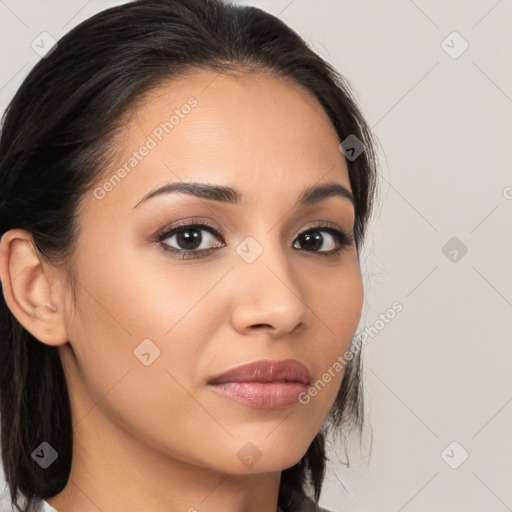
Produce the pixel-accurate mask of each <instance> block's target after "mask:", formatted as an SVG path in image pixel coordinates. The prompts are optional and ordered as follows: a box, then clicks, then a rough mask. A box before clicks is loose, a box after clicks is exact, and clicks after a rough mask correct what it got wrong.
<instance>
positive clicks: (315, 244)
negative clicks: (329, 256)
mask: <svg viewBox="0 0 512 512" xmlns="http://www.w3.org/2000/svg"><path fill="white" fill-rule="evenodd" d="M323 241H324V238H323V236H322V235H321V234H320V233H319V232H316V234H314V235H311V234H309V233H306V234H305V235H303V245H306V246H308V245H309V248H310V249H312V250H316V249H320V248H321V247H322V243H323Z"/></svg>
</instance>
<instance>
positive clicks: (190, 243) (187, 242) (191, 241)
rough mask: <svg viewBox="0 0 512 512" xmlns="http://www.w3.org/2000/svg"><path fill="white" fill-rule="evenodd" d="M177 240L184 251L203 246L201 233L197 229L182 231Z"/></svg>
mask: <svg viewBox="0 0 512 512" xmlns="http://www.w3.org/2000/svg"><path fill="white" fill-rule="evenodd" d="M176 238H177V241H178V244H179V245H180V247H181V248H182V249H188V250H191V249H197V248H198V247H199V246H200V245H201V233H200V231H199V230H197V229H188V230H186V231H182V232H181V233H178V235H177V237H176Z"/></svg>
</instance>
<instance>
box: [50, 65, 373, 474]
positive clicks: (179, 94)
mask: <svg viewBox="0 0 512 512" xmlns="http://www.w3.org/2000/svg"><path fill="white" fill-rule="evenodd" d="M339 142H340V141H339V139H338V137H337V134H336V132H335V130H334V128H333V126H332V125H331V123H330V121H329V119H328V117H327V115H326V114H325V112H324V111H323V109H322V108H321V106H320V104H319V103H318V102H317V101H316V100H315V99H314V98H313V97H312V96H311V95H309V94H308V93H306V92H304V91H303V90H302V89H300V88H299V87H298V86H294V85H291V84H290V83H288V82H286V81H284V80H283V79H278V78H275V77H271V76H270V75H267V74H249V75H243V76H242V75H241V76H238V77H236V78H235V77H229V76H226V75H217V74H216V73H213V72H207V71H201V72H195V73H194V74H192V75H190V76H189V77H188V78H183V79H182V80H180V81H179V82H176V83H173V84H171V85H165V86H161V87H160V88H159V89H158V90H156V91H153V92H152V93H151V94H150V95H149V96H148V97H147V98H146V99H145V101H144V102H143V103H141V104H139V105H138V107H137V109H136V110H135V111H133V113H132V115H131V116H130V117H129V119H127V123H126V126H125V129H124V131H123V132H122V133H121V135H120V138H119V141H118V146H117V147H116V156H115V160H114V162H113V163H112V165H111V166H110V167H109V169H108V172H107V171H106V174H105V177H104V178H103V179H102V180H101V181H100V182H98V183H97V185H96V188H95V189H94V191H91V192H90V193H88V194H87V195H86V196H84V197H83V200H82V203H81V210H80V217H79V230H80V236H79V242H78V246H77V252H76V255H75V257H76V271H77V274H76V277H77V306H76V308H75V307H74V306H73V303H72V301H71V300H68V301H67V303H66V307H65V309H66V316H65V322H66V329H67V333H68V339H69V344H66V345H63V346H61V347H60V349H59V350H60V353H61V357H62V359H63V363H64V366H65V370H66V376H67V379H68V381H69V385H70V386H69V387H70V393H71V399H72V403H73V408H74V411H73V412H74V414H75V421H80V422H87V423H90V424H91V425H96V427H98V428H100V429H101V432H102V436H104V437H106V438H107V441H110V442H111V443H112V445H115V443H116V435H115V432H116V431H117V432H118V431H119V429H121V430H122V431H123V432H125V433H129V437H130V438H131V439H133V440H136V442H137V443H139V444H140V445H143V446H150V447H152V448H153V449H157V450H158V451H159V452H160V453H162V454H164V455H166V456H169V457H171V458H173V459H177V460H179V461H182V462H186V463H191V464H193V465H198V466H202V467H208V468H212V469H215V470H219V471H223V472H230V473H239V474H241V473H251V472H253V473H254V472H263V471H278V470H281V469H284V468H286V467H289V466H291V465H293V464H295V463H296V462H297V461H298V460H299V459H300V458H301V457H302V456H303V455H304V453H305V452H306V450H307V448H308V446H309V444H310V443H311V441H312V440H313V438H314V437H315V435H316V434H317V432H318V431H319V429H320V428H321V425H322V423H323V421H324V419H325V418H326V416H327V414H328V412H329V409H330V408H331V405H332V404H333V401H334V399H335V397H336V394H337V392H338V390H339V387H340V384H341V380H342V377H343V371H333V370H332V368H333V367H334V365H335V362H336V360H337V357H338V356H341V355H343V354H344V353H345V351H346V350H347V349H348V348H349V346H350V342H351V339H352V337H353V335H354V332H355V329H356V327H357V324H358V321H359V317H360V313H361V306H362V298H363V292H362V283H361V276H360V271H359V265H358V259H357V254H356V250H355V246H354V245H353V243H350V241H348V245H343V238H341V239H340V240H341V241H340V240H338V238H337V235H336V234H335V231H333V230H340V231H342V232H345V233H346V234H348V235H349V237H350V235H351V233H352V230H353V224H354V207H353V204H352V203H351V201H350V200H349V199H348V198H347V197H344V196H343V195H342V194H341V195H340V193H339V192H338V193H337V194H327V195H322V194H316V195H315V194H313V195H312V196H311V195H310V196H309V202H308V203H307V204H303V205H301V206H298V205H297V204H298V202H299V201H300V199H301V197H302V195H303V194H304V193H305V191H307V190H309V189H312V188H315V187H321V186H322V185H325V184H337V185H339V187H343V188H345V189H347V191H350V181H349V177H348V171H347V164H346V161H345V158H344V156H343V154H342V153H341V152H340V151H339V149H338V145H339ZM121 169H124V172H123V171H122V170H121ZM192 182H193V183H199V184H203V185H206V184H207V185H209V186H214V187H229V188H230V189H233V190H236V191H237V192H236V193H237V194H238V196H239V200H238V202H234V201H232V199H233V197H232V194H230V193H223V194H220V195H219V194H213V193H212V194H210V195H208V194H206V195H203V196H202V197H198V196H196V195H194V194H193V193H191V192H189V193H187V192H185V191H181V192H179V191H176V190H174V191H173V192H168V193H161V194H156V195H154V196H153V197H151V198H148V199H146V200H143V198H144V197H145V196H147V195H148V194H149V193H151V192H153V191H156V190H157V189H158V188H160V187H162V186H164V185H169V184H177V185H183V184H186V183H192ZM197 223H203V224H204V223H205V224H207V226H206V228H205V227H202V226H195V227H192V228H183V227H181V231H177V232H175V233H172V234H167V235H165V236H163V237H160V240H158V235H159V234H161V233H163V232H164V231H169V230H171V229H172V228H174V227H176V226H177V225H178V224H180V225H183V224H185V225H189V224H197ZM306 231H307V232H309V236H303V235H301V233H303V232H306ZM337 249H340V250H339V251H338V252H336V250H337ZM184 251H189V253H188V254H186V255H184V254H183V253H184ZM71 349H72V350H71ZM290 359H292V360H296V361H298V362H300V363H302V365H304V366H305V367H306V369H307V370H308V371H309V377H308V380H309V383H310V384H311V385H313V384H314V383H315V382H317V381H318V380H319V379H322V375H323V374H324V373H325V372H328V371H329V369H331V373H330V378H324V382H323V384H322V386H321V388H320V389H321V390H320V391H318V392H317V394H316V396H312V397H310V400H308V401H307V403H305V404H303V403H300V402H299V401H297V395H298V393H299V392H300V391H301V390H302V391H303V390H304V389H306V388H305V386H304V385H301V384H299V383H297V382H293V381H294V380H295V379H299V378H301V376H300V374H299V373H296V374H294V375H295V377H294V376H293V375H292V376H291V377H290V375H288V378H289V379H291V381H292V382H290V383H283V382H281V383H277V382H276V381H274V383H266V384H264V383H261V382H260V383H256V384H255V383H254V382H253V383H252V384H241V383H240V382H238V383H233V382H231V383H230V382H227V383H224V385H222V386H220V385H217V386H215V385H212V384H210V382H211V381H212V379H213V378H214V377H216V376H218V375H220V374H223V373H225V372H227V371H228V370H230V369H232V368H234V367H236V366H239V365H242V364H245V363H253V362H257V361H262V360H266V361H267V370H268V368H269V365H268V361H269V360H270V361H284V360H290ZM292 373H293V371H292ZM255 374H256V375H257V374H258V373H257V372H249V376H247V375H246V376H245V377H240V376H239V380H250V378H251V375H252V376H253V377H254V375H255ZM260 376H261V374H260ZM275 376H276V374H274V378H275ZM281 377H282V375H281ZM227 380H228V381H229V379H227ZM270 380H271V379H270ZM230 393H231V394H230ZM232 393H234V395H233V394H232ZM302 396H304V395H302ZM304 401H305V400H304ZM107 425H108V427H107ZM109 436H110V437H111V439H108V438H109ZM91 442H92V441H91ZM249 443H250V444H249Z"/></svg>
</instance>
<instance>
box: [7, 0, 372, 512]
mask: <svg viewBox="0 0 512 512" xmlns="http://www.w3.org/2000/svg"><path fill="white" fill-rule="evenodd" d="M193 69H208V70H214V71H217V72H219V73H223V72H224V73H225V72H230V71H236V70H242V69H243V70H245V71H248V72H251V71H264V72H267V73H271V74H274V75H276V76H282V77H286V78H289V79H292V80H294V81H295V82H296V83H297V84H299V85H301V86H303V87H304V88H306V89H307V90H308V91H310V92H311V93H313V95H314V96H315V97H316V98H317V99H318V101H319V102H320V104H321V105H322V106H323V108H324V109H325V111H326V113H327V114H328V116H329V118H330V120H331V121H332V124H333V125H334V127H335V129H336V131H337V133H338V135H339V138H340V142H341V141H343V140H344V139H346V138H347V137H348V136H349V135H353V136H355V137H357V139H359V141H361V143H362V144H363V146H362V147H364V151H363V153H361V154H360V155H359V156H358V157H357V158H356V159H353V158H348V160H347V164H348V169H349V177H350V184H351V188H352V192H353V195H354V198H355V214H356V216H355V226H354V238H355V242H356V248H357V250H358V254H359V250H360V247H361V244H362V242H363V237H364V234H365V231H366V227H367V223H368V220H369V216H370V213H371V206H372V200H373V196H374V190H375V181H376V152H375V140H374V139H373V137H372V134H371V133H370V129H369V128H368V126H367V124H366V122H365V120H364V119H363V116H362V114H361V112H360V110H359V108H358V107H357V104H356V102H355V100H354V99H353V93H352V92H351V89H350V87H349V85H348V83H347V82H346V81H345V79H344V78H343V77H341V76H340V75H339V74H338V73H337V72H336V71H335V70H334V69H333V68H332V67H331V66H330V65H329V64H328V63H326V62H325V61H324V60H322V59H321V58H320V57H319V56H318V55H317V54H316V53H314V52H313V51H312V50H311V49H310V48H309V47H308V45H307V44H306V43H305V42H304V40H303V39H302V38H301V37H300V36H299V35H298V34H297V33H295V32H294V31H293V30H291V29H290V28H289V27H288V26H287V25H285V24H284V23H283V22H282V21H280V20H279V19H277V18H276V17H274V16H272V15H270V14H268V13H266V12H264V11H262V10H260V9H257V8H254V7H248V6H236V5H233V4H228V3H226V2H223V1H222V0H138V1H134V2H132V3H128V4H124V5H121V6H118V7H114V8H111V9H108V10H105V11H103V12H100V13H99V14H96V15H95V16H93V17H91V18H89V19H88V20H86V21H84V22H83V23H81V24H80V25H78V26H77V27H75V28H74V29H73V30H71V31H70V32H69V33H68V34H66V35H65V36H64V37H62V38H61V39H60V40H59V41H58V45H57V47H56V48H55V49H54V50H53V51H52V52H51V53H50V54H49V55H48V56H46V58H42V59H41V60H40V61H39V62H38V64H37V65H36V66H35V67H34V68H33V69H32V71H31V72H30V73H29V75H28V76H27V77H26V79H25V80H24V81H23V83H22V85H21V87H20V88H19V90H18V91H17V93H16V95H15V97H14V98H13V99H12V101H11V103H10V104H9V106H8V108H7V110H6V111H5V113H4V116H3V118H2V131H1V139H0V182H1V183H2V186H1V189H0V235H2V234H3V233H5V232H6V231H8V230H10V229H13V228H21V229H25V230H28V231H29V232H31V234H32V235H33V241H34V245H35V247H36V249H37V250H38V252H39V253H40V255H41V257H42V258H44V259H45V261H48V262H50V263H51V264H52V265H57V264H58V263H59V264H60V263H63V264H64V265H68V264H70V262H71V261H72V256H73V253H74V248H75V244H76V237H77V230H76V227H77V223H76V221H77V206H78V204H79V200H80V197H81V196H82V195H83V194H84V193H85V192H87V191H90V190H91V189H92V187H93V186H94V184H95V183H96V180H97V179H98V178H99V177H100V175H101V172H102V170H104V169H105V166H106V165H108V163H109V155H112V151H113V149H114V148H115V140H116V134H117V133H119V131H120V130H121V129H122V125H121V123H120V120H121V119H122V116H123V114H124V113H125V112H127V111H128V110H129V109H130V108H131V107H133V106H134V104H135V101H136V100H138V99H140V98H141V97H142V96H143V94H145V93H147V92H149V91H150V90H152V89H154V88H156V87H158V86H159V85H161V84H162V83H163V82H164V81H167V80H171V79H173V78H174V77H179V76H180V74H181V75H182V74H183V73H185V72H187V71H189V70H193ZM70 268H71V267H70ZM69 276H70V279H69V284H70V286H71V289H73V290H74V288H73V286H74V279H72V273H69ZM361 391H362V390H361V359H360V353H359V351H356V352H355V357H353V358H352V359H351V360H349V361H348V363H347V366H346V369H345V374H344V377H343V381H342V384H341V389H340V391H339V394H338V396H337V398H336V401H335V403H334V405H333V407H332V409H331V411H330V413H329V417H328V418H327V421H326V422H325V423H324V426H323V427H322V430H321V431H320V432H319V433H318V435H317V436H316V437H315V439H314V440H313V442H312V443H311V445H310V446H309V448H308V450H307V452H306V454H305V455H304V457H302V459H301V460H300V461H299V462H298V463H297V464H296V465H294V466H292V467H290V468H288V469H285V470H284V471H283V472H282V477H281V484H280V489H279V503H280V505H281V506H282V507H283V508H285V509H289V510H293V509H294V507H295V506H296V504H297V503H299V502H300V501H301V499H303V498H304V496H309V497H311V491H313V495H314V500H315V501H318V499H319V496H320V491H321V487H322V482H323V479H324V472H325V463H326V461H327V460H328V459H327V457H326V454H325V436H326V434H327V433H328V432H329V431H330V430H331V429H332V430H333V431H338V430H339V429H341V426H342V425H343V426H344V427H345V426H347V427H352V426H357V427H358V428H359V433H361V428H362V424H363V408H362V400H361ZM0 400H1V401H0V414H1V447H2V462H3V465H4V472H5V477H6V481H7V483H8V484H9V487H10V497H11V500H12V502H13V504H15V506H16V508H17V510H19V511H21V512H25V511H29V510H31V509H32V504H33V500H38V499H40V498H49V497H51V496H54V495H56V494H58V493H59V492H60V491H61V490H62V489H63V488H64V487H65V485H66V483H67V480H68V478H69V472H70V468H71V460H72V452H73V436H72V432H73V426H72V421H71V406H70V400H69V395H68V388H67V384H66V379H65V374H64V371H63V368H62V365H61V361H60V358H59V355H58V351H57V348H56V347H51V346H48V345H46V344H44V343H41V342H40V341H38V340H37V339H36V338H34V337H33V336H32V335H31V334H30V333H29V332H28V331H27V330H25V329H24V328H23V327H22V325H21V324H20V323H19V322H18V321H17V320H16V318H15V317H14V315H13V314H12V313H11V311H10V310H9V308H8V307H7V304H6V302H5V299H4V297H3V295H2V300H0ZM43 441H46V442H48V443H49V444H50V445H51V446H52V447H53V448H55V450H56V451H57V452H58V458H57V460H56V461H55V462H54V463H53V464H51V465H50V466H49V467H48V468H47V469H42V468H41V467H40V466H39V465H38V464H36V463H35V461H34V459H33V458H32V456H31V454H32V452H33V451H34V449H35V448H36V447H38V446H39V445H40V443H41V442H43ZM18 492H20V493H22V494H23V495H24V497H25V499H26V502H25V503H24V504H23V505H22V507H23V508H21V507H20V505H19V503H18Z"/></svg>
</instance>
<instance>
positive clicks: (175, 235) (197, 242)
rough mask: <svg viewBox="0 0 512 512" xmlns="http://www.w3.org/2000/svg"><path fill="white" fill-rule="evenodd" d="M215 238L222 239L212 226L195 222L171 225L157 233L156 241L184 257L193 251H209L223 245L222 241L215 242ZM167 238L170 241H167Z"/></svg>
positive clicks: (193, 252)
mask: <svg viewBox="0 0 512 512" xmlns="http://www.w3.org/2000/svg"><path fill="white" fill-rule="evenodd" d="M202 233H206V235H204V234H202ZM215 238H218V239H219V238H220V239H222V237H221V235H220V233H219V232H218V231H217V229H216V228H215V227H214V226H211V225H209V224H206V223H196V224H180V225H177V226H173V227H171V228H170V229H168V230H167V231H165V232H164V233H162V234H161V235H159V236H158V241H159V242H160V243H161V244H162V245H163V246H164V248H165V249H166V250H168V251H171V252H175V253H178V254H183V256H184V257H185V256H188V255H192V254H193V255H194V256H195V253H209V252H210V251H211V249H214V248H216V247H217V248H218V247H224V246H225V244H224V242H221V243H220V244H219V243H217V244H216V243H215ZM169 240H170V241H172V242H171V243H168V242H167V241H169Z"/></svg>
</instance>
